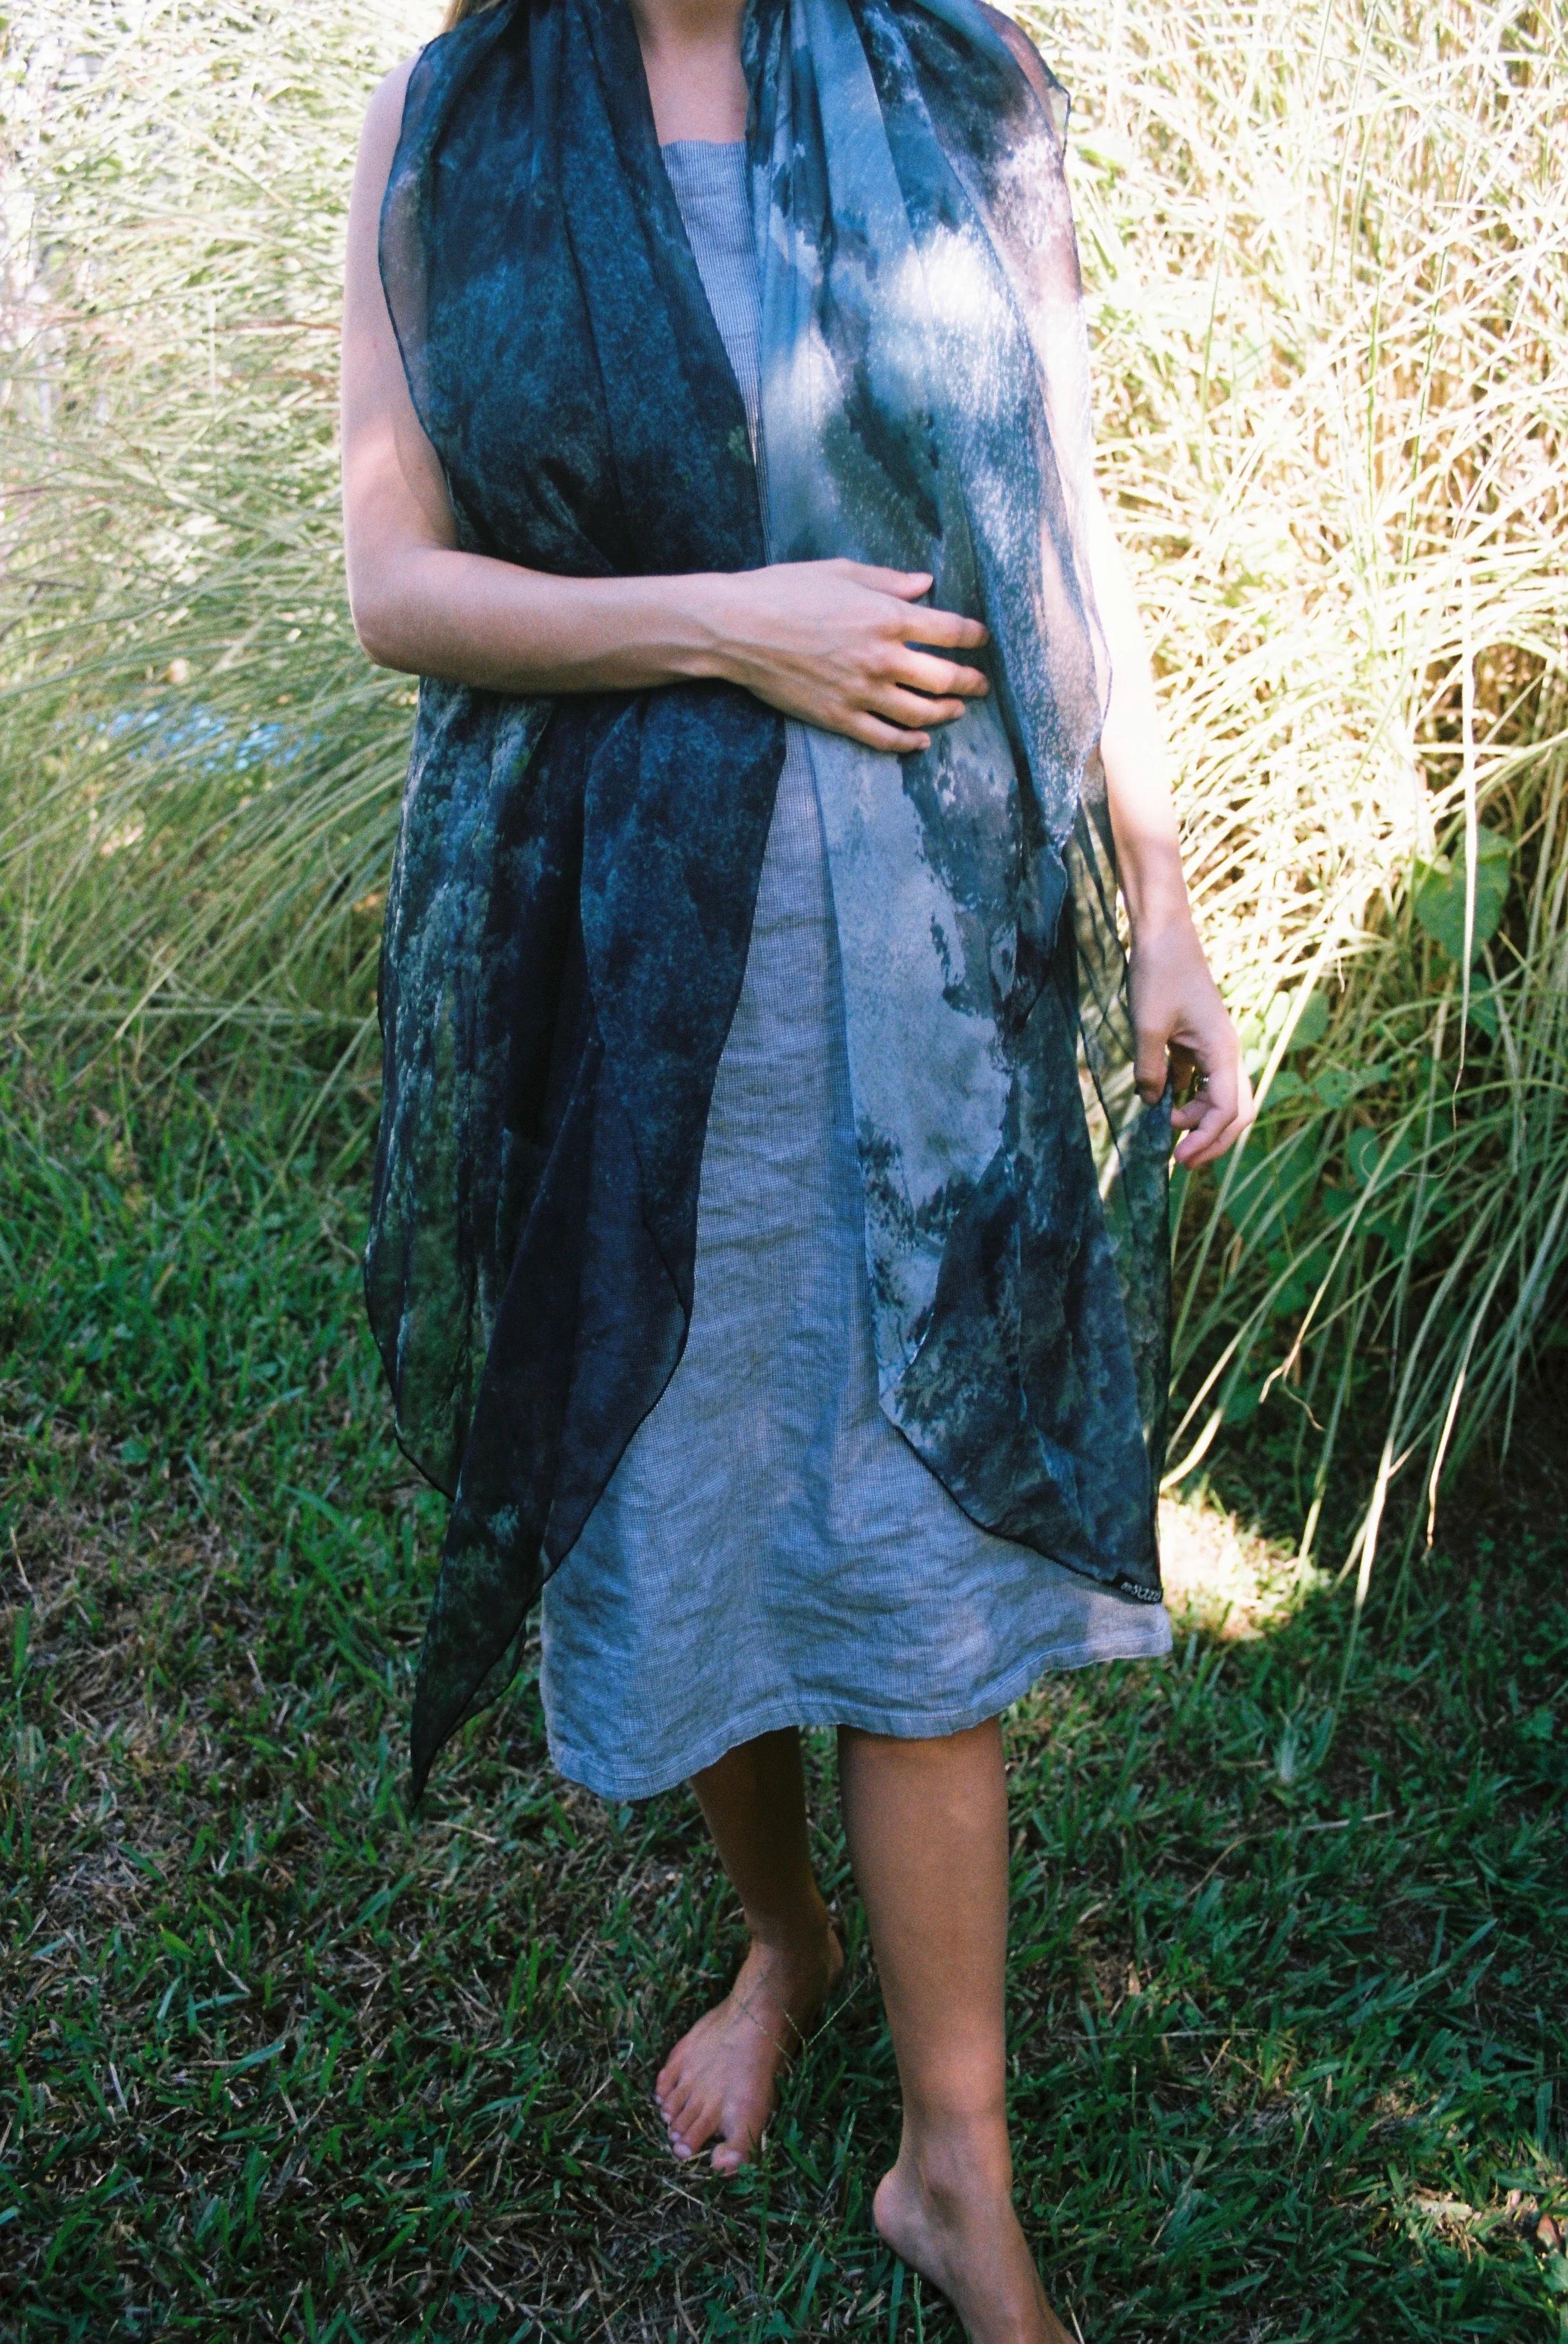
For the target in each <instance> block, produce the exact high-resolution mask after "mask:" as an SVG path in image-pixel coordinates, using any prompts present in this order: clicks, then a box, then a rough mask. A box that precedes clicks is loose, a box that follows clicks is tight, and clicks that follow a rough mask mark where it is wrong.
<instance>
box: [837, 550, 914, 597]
mask: <svg viewBox="0 0 1568 2344" xmlns="http://www.w3.org/2000/svg"><path fill="white" fill-rule="evenodd" d="M828 567H829V569H831V570H837V571H842V573H843V575H844V576H845V578H853V579H854V581H855V584H856V585H857V586H869V587H870V589H871V591H872V592H873V593H874V594H896V596H897V597H898V600H899V601H901V602H917V601H919V600H920V597H921V595H922V594H926V593H929V592H930V591H931V588H932V587H933V586H934V585H935V584H936V580H935V579H934V578H933V577H932V575H931V572H930V571H929V570H883V569H880V568H878V566H877V564H876V563H875V561H848V560H846V559H845V556H844V555H842V554H840V555H838V556H836V557H835V560H833V561H831V562H829V564H828Z"/></svg>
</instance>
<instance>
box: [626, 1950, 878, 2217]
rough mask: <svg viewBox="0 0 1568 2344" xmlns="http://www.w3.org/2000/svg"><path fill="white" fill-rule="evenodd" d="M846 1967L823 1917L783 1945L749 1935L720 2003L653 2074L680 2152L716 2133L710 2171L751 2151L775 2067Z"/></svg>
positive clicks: (736, 2163)
mask: <svg viewBox="0 0 1568 2344" xmlns="http://www.w3.org/2000/svg"><path fill="white" fill-rule="evenodd" d="M843 1967H844V1948H843V1946H842V1945H840V1944H839V1941H838V1937H837V1934H836V1932H835V1929H834V1926H833V1924H832V1922H831V1921H830V1920H829V1919H828V1917H827V1915H826V1913H825V1912H824V1914H823V1917H822V1925H821V1928H820V1930H819V1931H814V1932H813V1933H812V1935H810V1936H809V1937H807V1939H806V1940H805V1941H804V1943H803V1944H801V1945H794V1946H791V1947H789V1948H787V1949H786V1948H783V1947H780V1946H777V1945H764V1944H763V1942H762V1940H761V1939H760V1938H756V1937H754V1938H753V1940H752V1945H751V1950H750V1952H749V1953H748V1954H747V1955H746V1957H745V1960H744V1962H743V1963H742V1964H741V1966H740V1969H739V1970H738V1972H737V1973H736V1975H735V1982H734V1984H733V1986H732V1987H731V1988H730V1990H729V1992H728V1994H727V1995H725V1996H724V1998H723V2002H720V2003H716V2004H715V2005H714V2006H713V2009H712V2010H710V2011H707V2012H705V2013H704V2015H703V2016H702V2017H701V2018H699V2019H698V2021H697V2023H696V2025H695V2026H693V2027H692V2028H691V2029H690V2031H689V2032H688V2033H687V2034H685V2035H683V2036H682V2037H681V2039H680V2041H679V2042H678V2043H677V2044H676V2046H675V2047H674V2049H673V2051H672V2052H671V2054H670V2056H669V2057H668V2058H667V2059H666V2060H665V2062H664V2065H663V2067H661V2068H660V2070H659V2075H658V2079H657V2081H656V2083H655V2085H654V2087H653V2089H654V2096H655V2097H656V2098H657V2100H658V2103H659V2111H660V2114H661V2115H662V2116H663V2119H664V2123H665V2126H666V2127H667V2128H668V2131H669V2135H670V2146H671V2147H672V2148H673V2150H674V2152H675V2154H676V2156H677V2157H694V2156H695V2155H696V2153H697V2151H698V2150H699V2149H700V2148H701V2147H703V2145H704V2144H705V2143H706V2142H708V2141H710V2140H712V2138H713V2135H714V2133H717V2134H718V2136H719V2139H718V2144H717V2146H716V2147H715V2148H714V2150H713V2158H712V2163H713V2170H714V2172H715V2173H733V2172H734V2171H735V2170H736V2169H737V2167H740V2166H743V2165H744V2164H745V2163H746V2162H747V2161H748V2159H749V2158H750V2157H752V2156H753V2155H754V2151H755V2149H756V2146H757V2143H758V2142H759V2141H760V2140H761V2138H762V2137H763V2127H764V2125H765V2124H766V2123H767V2120H768V2118H769V2117H770V2116H771V2115H772V2114H773V2110H774V2096H775V2090H774V2087H775V2084H776V2081H777V2077H778V2073H779V2069H780V2068H781V2067H782V2066H783V2065H784V2061H785V2060H786V2059H787V2058H788V2057H789V2056H790V2055H791V2053H792V2052H794V2051H795V2050H798V2048H799V2047H800V2045H801V2044H802V2043H803V2042H804V2039H805V2035H806V2031H807V2029H808V2028H809V2027H810V2026H811V2023H812V2021H813V2019H814V2017H815V2016H816V2015H817V2013H818V2011H819V2010H820V2009H821V2008H822V2006H823V2004H824V2002H825V2001H826V1999H827V1996H828V1995H829V1994H830V1993H831V1992H832V1990H833V1987H834V1985H835V1982H836V1980H837V1978H838V1975H839V1972H840V1971H841V1970H842V1969H843Z"/></svg>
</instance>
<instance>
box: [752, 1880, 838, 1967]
mask: <svg viewBox="0 0 1568 2344" xmlns="http://www.w3.org/2000/svg"><path fill="white" fill-rule="evenodd" d="M745 1917H746V1933H747V1935H749V1937H750V1938H751V1941H752V1943H753V1945H756V1946H759V1947H760V1948H761V1950H762V1951H763V1952H764V1953H765V1954H772V1955H775V1956H777V1957H778V1958H779V1959H780V1960H783V1961H787V1962H804V1963H810V1964H815V1963H817V1962H820V1961H821V1960H822V1959H823V1958H824V1955H825V1954H826V1953H827V1951H828V1949H829V1945H830V1943H831V1938H832V1931H833V1918H832V1915H830V1913H829V1912H828V1909H827V1906H826V1904H824V1902H823V1899H822V1897H821V1895H820V1894H817V1893H816V1891H815V1890H813V1892H812V1895H811V1897H810V1898H809V1899H807V1900H804V1901H803V1902H802V1903H801V1904H798V1905H796V1906H794V1908H793V1909H791V1910H790V1911H788V1912H783V1913H767V1914H759V1913H748V1914H747V1915H746V1916H745Z"/></svg>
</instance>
